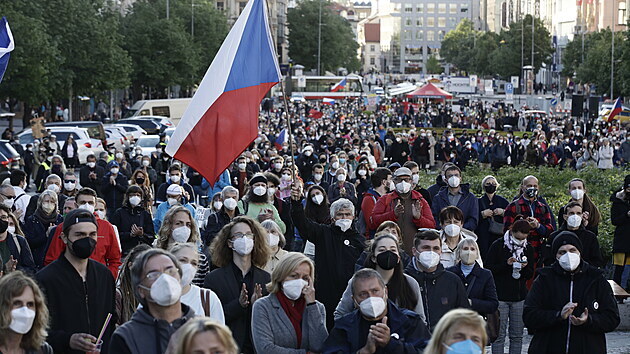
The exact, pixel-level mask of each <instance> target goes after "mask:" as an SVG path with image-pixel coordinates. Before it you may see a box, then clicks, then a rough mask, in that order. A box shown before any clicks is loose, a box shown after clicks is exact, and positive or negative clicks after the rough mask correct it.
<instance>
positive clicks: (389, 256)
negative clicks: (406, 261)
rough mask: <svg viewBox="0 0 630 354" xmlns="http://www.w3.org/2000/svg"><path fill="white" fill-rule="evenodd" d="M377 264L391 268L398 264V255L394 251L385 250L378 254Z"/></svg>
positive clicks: (384, 267) (387, 268)
mask: <svg viewBox="0 0 630 354" xmlns="http://www.w3.org/2000/svg"><path fill="white" fill-rule="evenodd" d="M376 264H378V266H379V267H381V268H383V269H385V270H390V269H394V267H395V266H396V265H397V264H398V255H397V254H396V253H394V252H392V251H385V252H383V253H379V255H378V256H376Z"/></svg>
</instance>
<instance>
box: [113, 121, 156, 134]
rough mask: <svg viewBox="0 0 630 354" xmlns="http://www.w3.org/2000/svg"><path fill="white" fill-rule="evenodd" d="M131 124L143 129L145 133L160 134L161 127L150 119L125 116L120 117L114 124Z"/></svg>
mask: <svg viewBox="0 0 630 354" xmlns="http://www.w3.org/2000/svg"><path fill="white" fill-rule="evenodd" d="M121 123H122V124H132V125H135V126H138V127H140V128H142V129H144V131H145V132H147V134H160V133H161V132H162V131H161V129H162V127H161V125H160V124H158V123H156V122H154V121H153V120H151V119H138V118H126V119H121V120H119V121H118V122H116V124H121Z"/></svg>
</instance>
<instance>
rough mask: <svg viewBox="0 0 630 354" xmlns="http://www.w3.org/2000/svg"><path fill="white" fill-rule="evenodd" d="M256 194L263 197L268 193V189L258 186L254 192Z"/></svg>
mask: <svg viewBox="0 0 630 354" xmlns="http://www.w3.org/2000/svg"><path fill="white" fill-rule="evenodd" d="M253 192H254V194H256V195H257V196H259V197H260V196H263V195H265V194H266V193H267V188H265V187H263V186H258V187H255V188H254V190H253Z"/></svg>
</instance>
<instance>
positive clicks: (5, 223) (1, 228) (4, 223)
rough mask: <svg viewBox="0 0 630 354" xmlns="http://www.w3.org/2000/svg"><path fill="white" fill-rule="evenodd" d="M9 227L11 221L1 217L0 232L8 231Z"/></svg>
mask: <svg viewBox="0 0 630 354" xmlns="http://www.w3.org/2000/svg"><path fill="white" fill-rule="evenodd" d="M7 228H9V221H8V220H2V219H0V234H1V233H3V232H5V231H7Z"/></svg>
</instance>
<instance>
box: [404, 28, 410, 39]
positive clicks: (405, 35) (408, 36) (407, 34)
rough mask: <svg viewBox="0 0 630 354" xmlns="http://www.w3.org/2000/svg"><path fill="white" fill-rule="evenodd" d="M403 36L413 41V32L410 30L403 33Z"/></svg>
mask: <svg viewBox="0 0 630 354" xmlns="http://www.w3.org/2000/svg"><path fill="white" fill-rule="evenodd" d="M403 36H404V38H405V39H407V40H409V39H411V31H410V30H404V31H403Z"/></svg>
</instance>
